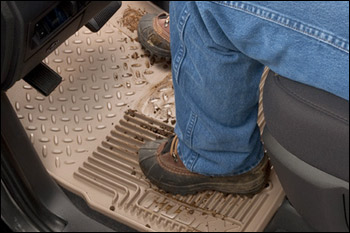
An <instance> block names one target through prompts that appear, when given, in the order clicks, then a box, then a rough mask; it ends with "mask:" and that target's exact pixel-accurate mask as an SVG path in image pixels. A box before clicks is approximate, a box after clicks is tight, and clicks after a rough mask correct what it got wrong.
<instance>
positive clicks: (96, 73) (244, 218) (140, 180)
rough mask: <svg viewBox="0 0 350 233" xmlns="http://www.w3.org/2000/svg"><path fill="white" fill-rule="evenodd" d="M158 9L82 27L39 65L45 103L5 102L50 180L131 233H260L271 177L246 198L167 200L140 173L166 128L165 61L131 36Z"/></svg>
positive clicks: (170, 105)
mask: <svg viewBox="0 0 350 233" xmlns="http://www.w3.org/2000/svg"><path fill="white" fill-rule="evenodd" d="M159 11H160V10H159V9H158V8H157V7H156V6H154V5H152V4H151V3H149V2H123V5H122V7H121V9H119V10H118V12H117V13H116V14H115V15H114V16H113V17H112V18H111V19H110V20H109V22H108V23H107V24H106V25H105V26H104V27H103V28H102V29H101V30H100V31H99V32H98V33H91V32H90V31H89V30H88V29H87V28H85V27H83V28H82V29H81V30H79V31H78V32H77V33H75V35H73V36H72V37H70V38H69V39H68V40H67V41H65V43H63V44H62V45H61V46H60V47H59V48H57V49H56V50H55V51H54V52H53V53H52V54H51V55H50V56H48V57H47V58H46V59H45V60H44V62H45V63H46V64H48V65H49V66H50V67H51V68H52V69H53V70H55V71H56V72H57V73H59V74H60V75H61V76H62V77H63V81H62V83H61V84H60V85H59V87H57V89H56V90H55V91H54V92H53V93H52V94H51V95H50V96H49V97H44V96H42V95H41V94H40V93H38V92H37V91H35V90H34V89H33V88H31V87H30V86H29V85H28V84H26V83H25V82H24V81H19V82H17V83H16V85H15V86H14V87H13V88H11V89H10V90H9V91H8V92H7V94H8V96H9V99H10V101H11V103H12V104H13V106H14V108H15V110H16V112H17V114H18V117H19V119H20V121H21V123H22V124H23V127H24V128H25V130H26V131H27V133H28V136H29V138H30V140H31V141H32V143H33V145H34V147H35V149H36V151H37V152H38V155H39V156H40V158H41V161H42V162H43V164H44V166H45V167H46V168H47V170H48V172H49V173H50V175H52V177H54V178H55V179H56V180H57V181H58V182H59V183H60V184H61V185H63V186H64V187H66V188H67V189H68V190H71V191H72V192H74V193H76V194H78V195H80V196H82V197H83V198H84V199H85V200H86V201H87V203H88V204H89V206H91V208H93V209H95V210H97V211H99V212H101V213H103V214H105V215H107V216H109V217H111V218H113V219H115V220H117V221H120V222H122V223H124V224H126V225H129V226H130V227H132V228H135V229H137V230H140V231H262V230H263V229H264V227H265V226H266V224H267V223H268V221H269V220H270V219H271V217H272V216H273V214H274V213H275V211H276V209H277V208H278V207H279V205H280V204H281V202H282V200H283V198H284V193H283V190H282V188H281V185H280V183H279V181H278V179H277V176H276V174H275V173H274V171H272V173H271V177H270V181H269V185H268V186H267V187H266V188H265V189H264V190H263V191H262V192H261V193H259V194H257V195H254V196H253V197H246V196H235V195H224V194H222V193H218V192H213V191H207V192H203V193H199V194H196V195H188V196H180V195H176V196H173V195H170V194H167V193H164V192H162V191H161V190H158V189H157V188H156V187H153V186H152V185H151V184H150V183H149V181H148V180H147V179H146V178H145V177H144V175H143V174H142V172H141V169H140V167H139V165H138V157H137V151H138V148H139V147H140V145H142V143H143V142H144V141H145V140H152V139H155V138H159V137H166V136H167V135H169V134H171V133H172V132H173V127H174V124H175V108H174V94H173V89H172V81H171V70H170V69H171V68H170V62H169V61H165V60H161V59H157V58H153V57H149V55H148V54H147V52H146V51H144V50H143V49H142V48H141V46H140V44H139V43H138V42H137V33H136V30H135V25H137V20H138V19H139V18H140V16H142V15H143V14H145V13H146V12H150V13H152V12H159ZM135 22H136V24H135ZM265 73H266V72H265ZM130 109H135V110H136V111H134V110H130ZM263 124H264V121H263V117H262V109H261V110H260V111H259V125H261V126H263Z"/></svg>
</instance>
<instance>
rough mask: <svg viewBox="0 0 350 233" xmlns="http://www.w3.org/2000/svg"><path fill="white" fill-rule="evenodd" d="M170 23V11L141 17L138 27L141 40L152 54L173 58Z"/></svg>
mask: <svg viewBox="0 0 350 233" xmlns="http://www.w3.org/2000/svg"><path fill="white" fill-rule="evenodd" d="M169 23H170V21H169V14H168V13H161V14H158V15H156V14H146V15H144V16H143V17H142V18H141V19H140V21H139V24H138V28H137V33H138V38H139V42H140V43H141V44H142V45H143V46H144V47H145V48H146V49H147V50H148V51H149V52H150V53H151V55H157V56H158V57H165V58H169V59H170V58H171V54H170V24H169Z"/></svg>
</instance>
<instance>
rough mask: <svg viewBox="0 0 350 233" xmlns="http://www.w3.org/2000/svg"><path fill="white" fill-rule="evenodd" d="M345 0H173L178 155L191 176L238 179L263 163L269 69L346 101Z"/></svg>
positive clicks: (346, 31) (346, 27) (347, 84)
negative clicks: (262, 84)
mask: <svg viewBox="0 0 350 233" xmlns="http://www.w3.org/2000/svg"><path fill="white" fill-rule="evenodd" d="M348 16H349V10H348V2H252V3H238V2H187V3H186V4H184V3H183V2H172V3H171V5H170V28H171V53H172V73H173V82H174V90H175V104H176V118H177V123H176V128H175V132H176V134H177V135H178V137H179V139H180V142H179V148H178V149H179V156H180V158H181V160H182V161H183V163H184V165H185V166H186V167H187V168H188V169H189V170H190V171H192V172H196V173H200V174H205V175H235V174H240V173H243V172H246V171H248V170H249V169H251V168H252V167H254V166H255V165H256V164H257V163H258V162H259V161H260V159H261V158H262V155H263V152H262V145H261V143H260V137H259V129H258V127H257V124H256V119H257V108H258V105H257V104H258V85H259V81H260V76H261V74H262V71H263V67H264V65H267V66H269V67H270V68H271V69H272V70H273V71H275V72H276V73H278V74H280V75H283V76H285V77H288V78H291V79H293V80H296V81H299V82H302V83H305V84H308V85H312V86H315V87H318V88H321V89H324V90H326V91H329V92H331V93H334V94H336V95H338V96H340V97H342V98H345V99H348V98H349V97H348V96H349V58H348V56H349V55H348V51H349V43H348V37H349V29H348V28H349V27H348V26H349V25H348V24H349V23H348V19H349V18H348Z"/></svg>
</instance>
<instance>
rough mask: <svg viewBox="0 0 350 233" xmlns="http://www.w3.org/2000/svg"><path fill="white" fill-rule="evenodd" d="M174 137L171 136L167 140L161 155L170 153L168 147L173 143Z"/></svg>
mask: <svg viewBox="0 0 350 233" xmlns="http://www.w3.org/2000/svg"><path fill="white" fill-rule="evenodd" d="M174 137H175V135H173V136H171V137H170V138H169V140H168V141H167V143H166V144H165V146H164V148H163V150H162V154H166V153H169V152H170V147H171V142H172V141H173V139H174Z"/></svg>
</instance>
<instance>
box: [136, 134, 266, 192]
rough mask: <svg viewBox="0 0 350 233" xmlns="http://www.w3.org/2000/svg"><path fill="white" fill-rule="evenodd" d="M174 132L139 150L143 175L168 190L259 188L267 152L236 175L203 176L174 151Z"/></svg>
mask: <svg viewBox="0 0 350 233" xmlns="http://www.w3.org/2000/svg"><path fill="white" fill-rule="evenodd" d="M177 144H178V138H177V136H173V137H171V138H170V139H168V140H167V139H162V140H155V141H149V142H147V143H145V144H144V145H143V146H142V147H141V148H140V150H139V162H140V166H141V169H142V171H143V173H144V174H145V176H146V177H147V178H148V179H149V180H150V181H151V183H153V184H155V185H156V186H157V187H159V188H161V189H163V190H164V191H167V192H169V193H171V194H181V195H187V194H195V193H197V192H200V191H205V190H215V191H219V192H223V193H232V194H255V193H257V192H259V191H260V190H262V189H263V188H264V187H265V185H266V183H267V179H268V177H269V174H270V164H269V159H268V157H267V155H264V157H263V159H262V160H261V162H260V163H259V164H258V165H257V166H256V167H255V168H253V169H251V170H250V171H248V172H246V173H244V174H240V175H235V176H215V177H212V176H204V175H200V174H196V173H193V172H190V171H189V170H188V169H187V168H186V167H185V166H184V164H183V163H182V161H181V160H180V157H179V155H178V154H177Z"/></svg>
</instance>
